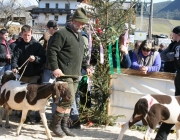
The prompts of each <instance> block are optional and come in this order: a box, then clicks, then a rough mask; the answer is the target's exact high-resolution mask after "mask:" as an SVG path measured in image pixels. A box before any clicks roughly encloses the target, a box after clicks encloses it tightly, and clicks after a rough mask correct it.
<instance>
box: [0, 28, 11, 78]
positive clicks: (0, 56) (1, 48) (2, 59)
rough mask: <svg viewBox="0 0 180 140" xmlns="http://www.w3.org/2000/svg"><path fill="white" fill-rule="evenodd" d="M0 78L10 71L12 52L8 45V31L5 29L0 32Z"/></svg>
mask: <svg viewBox="0 0 180 140" xmlns="http://www.w3.org/2000/svg"><path fill="white" fill-rule="evenodd" d="M0 36H1V37H0V77H1V76H2V75H3V74H4V72H5V71H6V70H11V58H12V56H13V54H12V51H11V49H10V47H9V45H8V42H7V38H8V31H7V30H6V29H1V30H0Z"/></svg>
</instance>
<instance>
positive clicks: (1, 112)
mask: <svg viewBox="0 0 180 140" xmlns="http://www.w3.org/2000/svg"><path fill="white" fill-rule="evenodd" d="M3 116H4V107H0V127H2V119H3Z"/></svg>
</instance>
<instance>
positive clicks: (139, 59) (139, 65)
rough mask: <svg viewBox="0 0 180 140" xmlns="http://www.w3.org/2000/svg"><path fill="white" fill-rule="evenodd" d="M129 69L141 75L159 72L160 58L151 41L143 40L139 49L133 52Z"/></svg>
mask: <svg viewBox="0 0 180 140" xmlns="http://www.w3.org/2000/svg"><path fill="white" fill-rule="evenodd" d="M131 67H132V69H135V70H140V71H141V72H142V73H143V74H147V73H149V72H158V71H159V70H160V67H161V57H160V54H159V52H158V51H156V50H155V48H154V47H153V42H152V41H151V40H144V41H143V42H142V43H141V45H140V47H139V49H138V50H135V51H134V52H133V56H132V65H131Z"/></svg>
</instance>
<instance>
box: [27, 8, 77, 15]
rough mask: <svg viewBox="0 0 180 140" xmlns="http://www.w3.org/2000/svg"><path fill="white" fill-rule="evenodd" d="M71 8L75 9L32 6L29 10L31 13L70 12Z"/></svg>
mask: <svg viewBox="0 0 180 140" xmlns="http://www.w3.org/2000/svg"><path fill="white" fill-rule="evenodd" d="M71 10H73V11H75V10H76V9H56V8H33V9H32V10H31V11H30V12H31V14H40V13H44V14H48V13H50V14H60V15H62V14H70V13H71Z"/></svg>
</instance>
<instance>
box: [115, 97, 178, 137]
mask: <svg viewBox="0 0 180 140" xmlns="http://www.w3.org/2000/svg"><path fill="white" fill-rule="evenodd" d="M140 120H142V122H143V125H147V126H148V129H147V131H146V133H145V136H144V140H151V137H152V133H153V132H154V130H155V128H156V126H157V125H158V124H159V123H161V122H164V123H168V124H175V128H176V138H177V139H178V140H179V139H180V96H169V95H146V96H143V97H141V98H140V99H139V100H138V101H137V103H136V104H135V108H134V113H133V115H132V117H131V119H130V120H129V121H128V122H126V123H125V124H123V125H121V127H120V134H119V137H118V139H117V140H122V138H123V135H124V133H125V131H126V130H127V129H129V128H130V127H131V126H132V125H133V124H135V123H136V122H138V121H140Z"/></svg>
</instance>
